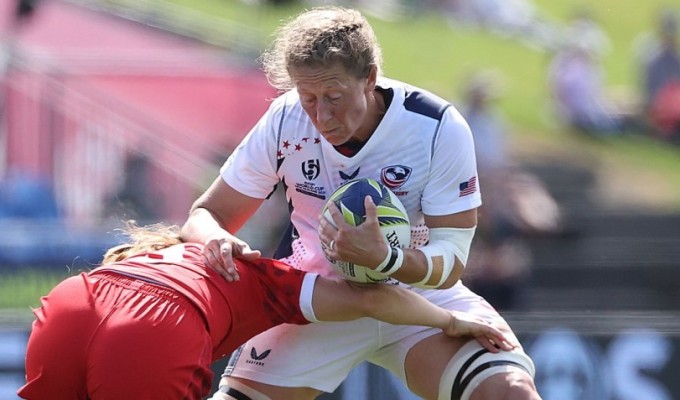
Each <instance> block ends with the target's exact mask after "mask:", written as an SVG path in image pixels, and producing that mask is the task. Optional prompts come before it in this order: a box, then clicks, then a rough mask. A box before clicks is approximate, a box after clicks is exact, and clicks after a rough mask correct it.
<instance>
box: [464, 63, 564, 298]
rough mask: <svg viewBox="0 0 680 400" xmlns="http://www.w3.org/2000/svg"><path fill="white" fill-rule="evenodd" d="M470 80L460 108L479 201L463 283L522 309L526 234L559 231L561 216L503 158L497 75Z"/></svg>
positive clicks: (536, 185) (539, 187)
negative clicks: (472, 150)
mask: <svg viewBox="0 0 680 400" xmlns="http://www.w3.org/2000/svg"><path fill="white" fill-rule="evenodd" d="M469 82H470V83H469V86H468V87H467V88H466V89H465V94H464V101H463V104H462V105H461V107H460V109H461V113H462V114H463V116H464V117H465V118H466V120H467V121H468V124H469V125H470V129H471V130H472V134H473V136H474V139H475V149H476V154H477V167H478V173H479V179H480V182H481V187H482V193H483V199H484V203H483V205H482V207H481V209H480V215H479V222H478V226H477V233H476V235H475V240H474V241H473V243H472V250H471V251H470V259H469V260H468V268H466V270H465V274H464V278H463V279H464V280H465V283H466V285H468V286H469V287H471V288H472V290H474V291H475V292H476V293H479V294H480V295H481V296H484V298H486V299H487V300H488V301H489V302H490V303H491V304H493V305H494V306H495V307H497V308H498V309H501V310H507V309H512V308H517V307H519V306H520V305H521V293H522V288H523V287H524V286H525V283H526V280H527V278H528V276H529V272H530V269H531V264H532V259H531V253H530V251H529V248H528V245H527V243H526V236H527V235H533V234H552V233H555V232H556V231H558V230H559V228H560V212H559V208H558V206H557V204H556V203H555V201H554V199H553V198H552V196H550V194H549V193H548V192H547V190H546V189H545V187H544V186H543V184H542V183H541V182H540V181H539V180H538V179H536V178H535V177H533V176H532V175H531V174H529V173H528V172H526V171H523V170H521V169H520V168H518V167H516V166H514V165H513V163H512V160H511V158H510V156H509V154H508V134H509V133H508V131H507V129H508V128H507V125H506V122H505V120H504V119H503V118H502V116H501V115H500V113H499V112H498V111H497V109H496V107H495V105H494V101H495V100H496V99H497V98H499V96H500V94H501V93H500V91H501V80H500V76H499V75H498V74H497V73H495V72H492V71H482V72H479V73H477V74H475V75H474V76H473V77H472V78H471V79H470V80H469Z"/></svg>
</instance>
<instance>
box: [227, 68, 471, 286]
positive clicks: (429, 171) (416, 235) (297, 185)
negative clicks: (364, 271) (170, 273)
mask: <svg viewBox="0 0 680 400" xmlns="http://www.w3.org/2000/svg"><path fill="white" fill-rule="evenodd" d="M378 86H379V87H380V88H382V90H383V91H388V92H391V94H392V100H391V102H390V103H389V107H388V108H387V111H386V113H385V115H384V117H383V119H382V121H381V122H380V125H379V126H378V128H377V129H376V130H375V132H374V133H373V135H372V136H371V137H370V139H369V140H368V142H366V144H365V145H364V146H363V147H362V148H361V150H359V152H358V153H357V154H355V155H354V156H352V157H346V156H344V155H342V154H341V153H339V152H338V151H337V150H336V149H335V148H334V147H333V146H332V145H331V144H330V143H328V142H327V141H326V140H325V139H324V138H323V137H322V136H321V134H320V133H319V132H318V131H317V130H316V128H314V125H313V124H312V123H311V121H310V119H309V117H308V116H307V114H306V113H305V111H304V110H303V109H302V107H301V105H300V102H299V98H298V94H297V92H296V91H295V90H292V91H289V92H287V93H285V94H283V95H281V96H280V97H278V98H277V99H276V100H274V102H273V103H272V104H271V106H270V107H269V110H268V111H267V112H266V113H265V114H264V115H263V117H262V118H261V119H260V121H259V122H258V123H257V124H256V125H255V126H254V127H253V129H252V130H251V131H250V133H249V134H248V135H247V136H246V138H245V139H244V140H243V142H241V144H240V145H239V146H238V148H237V149H236V150H235V151H234V152H233V153H232V155H231V156H230V157H229V159H228V160H227V161H226V162H225V163H224V165H223V166H222V168H221V171H220V173H221V176H222V178H223V179H224V180H225V182H227V183H228V184H229V185H230V186H231V187H233V188H234V189H236V190H237V191H239V192H241V193H243V194H245V195H247V196H251V197H256V198H261V199H264V198H266V197H267V196H269V195H270V194H271V192H272V191H273V190H274V188H275V187H276V185H277V184H279V183H283V187H284V189H285V194H286V198H287V200H288V205H289V209H290V211H291V222H292V228H294V229H291V230H289V232H287V233H289V234H290V237H287V238H284V240H283V241H282V242H281V245H280V247H279V250H278V251H277V254H276V255H275V256H276V257H281V258H286V261H287V262H289V263H290V264H292V265H294V266H296V267H297V268H300V269H303V270H307V271H313V272H317V273H319V274H321V275H325V276H332V275H334V274H335V272H334V271H333V269H332V267H331V265H330V263H329V262H328V260H327V259H326V257H325V255H324V253H323V251H322V250H321V243H320V241H319V238H318V233H317V226H318V221H319V215H320V213H321V209H322V207H323V205H324V203H325V202H326V199H327V198H328V197H329V196H330V195H331V194H332V193H333V191H334V190H335V189H337V188H338V187H339V186H340V185H342V184H343V183H344V182H346V181H348V180H351V179H355V178H373V179H376V180H378V181H380V182H382V183H383V184H385V185H386V186H387V187H388V188H390V189H391V190H392V191H393V192H394V193H395V194H396V195H397V196H399V198H400V199H401V201H402V202H403V204H404V206H405V207H406V210H407V211H408V214H409V218H410V220H411V224H412V238H411V247H419V246H422V245H424V244H425V243H427V228H425V227H424V224H423V214H427V215H446V214H452V213H457V212H461V211H466V210H470V209H473V208H476V207H479V206H480V205H481V196H480V192H479V182H478V180H477V168H476V161H475V153H474V143H473V139H472V134H471V132H470V128H469V127H468V125H467V123H466V122H465V120H464V119H463V117H462V116H461V115H460V113H459V112H458V111H457V110H456V109H455V108H454V107H453V106H452V105H451V104H449V103H448V102H446V101H445V100H443V99H441V98H439V97H437V96H435V95H434V94H432V93H429V92H427V91H424V90H421V89H418V88H416V87H413V86H409V85H407V84H405V83H402V82H399V81H395V80H391V79H387V78H380V79H379V80H378Z"/></svg>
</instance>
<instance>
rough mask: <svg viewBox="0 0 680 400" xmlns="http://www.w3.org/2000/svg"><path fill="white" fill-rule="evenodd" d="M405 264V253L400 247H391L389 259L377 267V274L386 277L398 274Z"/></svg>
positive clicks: (388, 254)
mask: <svg viewBox="0 0 680 400" xmlns="http://www.w3.org/2000/svg"><path fill="white" fill-rule="evenodd" d="M403 264H404V251H403V250H402V249H401V248H399V247H390V248H389V251H388V252H387V257H385V259H384V260H383V261H382V262H381V263H380V264H379V265H378V266H377V267H375V271H376V272H380V273H381V274H385V275H392V274H393V273H395V272H397V271H398V270H399V268H401V266H402V265H403Z"/></svg>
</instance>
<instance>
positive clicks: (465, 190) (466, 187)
mask: <svg viewBox="0 0 680 400" xmlns="http://www.w3.org/2000/svg"><path fill="white" fill-rule="evenodd" d="M458 189H459V190H460V194H459V195H458V197H463V196H467V195H469V194H472V193H474V192H476V191H477V177H476V176H473V177H472V178H470V179H469V180H468V181H466V182H463V183H461V184H460V186H458Z"/></svg>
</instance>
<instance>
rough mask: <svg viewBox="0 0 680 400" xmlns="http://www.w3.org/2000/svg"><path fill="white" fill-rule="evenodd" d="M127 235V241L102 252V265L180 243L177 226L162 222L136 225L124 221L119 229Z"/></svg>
mask: <svg viewBox="0 0 680 400" xmlns="http://www.w3.org/2000/svg"><path fill="white" fill-rule="evenodd" d="M120 231H122V232H123V234H124V235H126V236H128V237H129V239H130V240H129V242H128V243H125V244H120V245H118V246H115V247H112V248H110V249H109V250H107V252H106V253H105V254H104V259H103V260H102V265H104V264H111V263H115V262H118V261H123V260H125V259H126V258H128V257H130V256H133V255H135V254H139V253H144V252H148V251H156V250H161V249H164V248H166V247H170V246H172V245H175V244H179V243H182V240H181V239H180V237H179V226H177V225H165V224H162V223H158V224H153V225H147V226H137V223H136V222H135V221H132V220H130V221H126V222H125V227H124V228H122V229H120Z"/></svg>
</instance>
